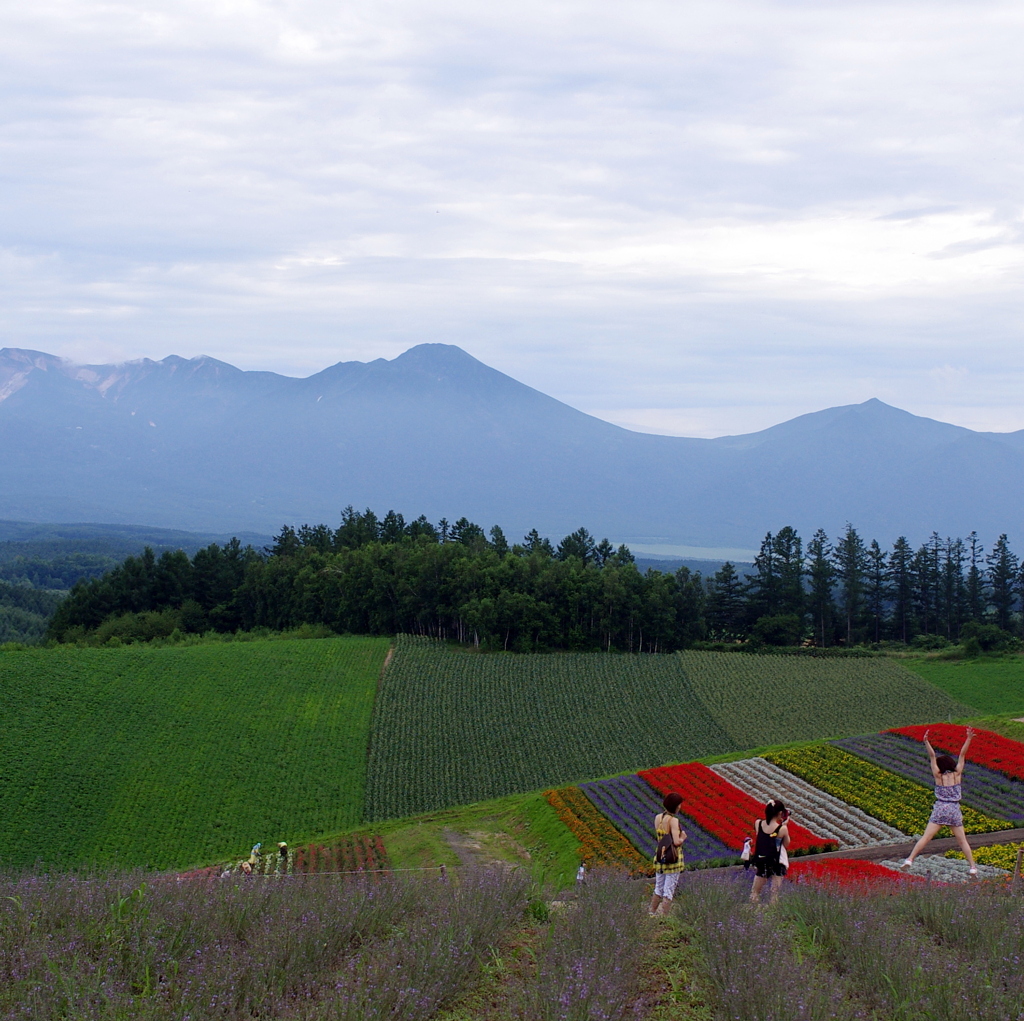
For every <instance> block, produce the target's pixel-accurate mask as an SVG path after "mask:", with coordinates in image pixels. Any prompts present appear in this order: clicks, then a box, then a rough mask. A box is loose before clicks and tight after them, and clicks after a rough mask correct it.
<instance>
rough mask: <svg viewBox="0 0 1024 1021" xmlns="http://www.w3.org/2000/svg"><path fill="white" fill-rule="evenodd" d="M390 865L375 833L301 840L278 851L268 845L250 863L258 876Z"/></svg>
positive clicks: (378, 868)
mask: <svg viewBox="0 0 1024 1021" xmlns="http://www.w3.org/2000/svg"><path fill="white" fill-rule="evenodd" d="M390 868H391V864H390V862H389V861H388V855H387V851H386V850H385V848H384V842H383V841H382V840H381V838H380V837H379V836H371V835H369V834H357V835H354V836H350V837H342V838H341V839H340V840H337V841H335V842H334V843H331V844H304V845H303V846H301V847H296V848H289V849H288V853H287V854H285V855H282V854H280V853H279V852H278V849H277V848H276V847H271V848H269V849H268V850H267V851H266V853H264V855H263V856H262V857H261V858H260V859H259V861H258V862H257V863H256V865H255V866H254V867H253V872H255V873H256V874H257V875H262V876H280V875H312V874H313V873H323V872H331V873H338V872H364V871H366V872H379V871H383V870H387V869H390Z"/></svg>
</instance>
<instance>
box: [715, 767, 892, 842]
mask: <svg viewBox="0 0 1024 1021" xmlns="http://www.w3.org/2000/svg"><path fill="white" fill-rule="evenodd" d="M711 768H712V769H713V770H714V771H715V772H716V773H718V774H719V775H720V776H722V777H724V778H725V779H726V780H728V781H729V782H730V783H731V784H734V785H735V786H737V787H739V788H740V790H742V791H745V792H746V793H747V794H749V795H750V796H751V797H753V798H756V799H757V800H758V801H760V802H762V803H766V802H768V801H770V800H771V799H772V798H779V799H781V800H782V801H784V802H785V803H786V807H787V808H788V809H790V810H791V811H792V812H793V814H794V819H793V821H794V822H798V823H800V825H801V826H804V827H806V828H807V829H809V830H810V831H811V832H812V833H815V834H817V835H819V836H822V837H831V838H832V839H833V840H837V841H838V842H839V846H840V847H841V848H846V847H865V846H868V845H871V844H899V843H903V842H905V841H906V840H907V835H906V834H905V833H901V832H900V831H899V830H898V829H896V828H895V827H894V826H889V825H888V824H887V823H884V822H882V821H881V820H879V819H875V818H873V817H872V816H870V815H868V814H867V812H863V811H861V809H859V808H855V807H854V806H853V805H848V804H846V802H845V801H840V799H839V798H837V797H834V796H833V795H831V794H826V793H825V792H824V791H820V790H818V788H817V787H815V786H814V785H813V784H810V783H808V782H807V781H806V780H802V779H800V777H798V776H794V775H793V774H792V773H788V772H786V770H784V769H782V768H781V767H779V766H776V765H775V764H774V763H772V762H768V760H767V759H761V758H757V759H742V760H741V761H739V762H723V763H721V764H719V765H717V766H712V767H711Z"/></svg>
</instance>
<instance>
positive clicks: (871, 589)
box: [865, 539, 889, 642]
mask: <svg viewBox="0 0 1024 1021" xmlns="http://www.w3.org/2000/svg"><path fill="white" fill-rule="evenodd" d="M887 559H888V558H887V556H886V553H885V550H883V549H882V547H881V546H879V545H878V540H877V539H872V540H871V543H870V545H869V546H868V549H867V555H866V570H865V595H866V598H867V608H868V613H869V614H870V615H871V631H872V636H873V641H875V642H880V641H881V640H882V632H883V629H884V626H885V609H886V606H887V605H888V601H889V572H888V564H887V563H886V561H887Z"/></svg>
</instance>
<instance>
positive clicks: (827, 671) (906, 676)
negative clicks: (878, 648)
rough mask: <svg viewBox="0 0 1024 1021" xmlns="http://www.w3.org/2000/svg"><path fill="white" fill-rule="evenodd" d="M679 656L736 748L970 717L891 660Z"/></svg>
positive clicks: (968, 709) (967, 708)
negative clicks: (911, 723) (910, 723)
mask: <svg viewBox="0 0 1024 1021" xmlns="http://www.w3.org/2000/svg"><path fill="white" fill-rule="evenodd" d="M676 655H677V656H678V658H679V660H680V662H681V665H682V667H683V669H684V670H685V671H686V674H687V676H688V677H689V679H690V683H691V685H692V686H693V690H694V691H695V692H696V694H697V696H698V697H699V698H700V700H701V702H702V703H703V705H704V707H705V709H706V710H707V712H709V713H710V714H711V716H712V718H713V719H714V720H715V721H716V722H717V723H718V725H719V726H720V727H721V728H722V729H723V730H724V731H725V732H726V733H727V734H728V735H729V738H730V740H731V741H732V742H733V746H734V747H735V748H752V747H756V746H759V745H769V744H781V743H783V742H786V741H809V740H814V739H815V738H823V737H845V736H847V735H851V734H866V733H870V732H873V731H879V730H887V729H888V728H889V727H901V726H905V725H906V724H907V723H909V722H911V721H913V722H914V723H922V722H927V721H930V720H946V719H951V718H952V719H960V718H962V717H965V716H970V715H972V714H974V710H973V709H972V708H971V707H970V706H968V705H964V704H963V703H962V702H960V701H957V699H956V698H952V697H950V695H949V694H948V693H947V692H946V691H941V690H939V689H937V688H935V687H933V686H932V685H931V684H929V683H927V682H926V681H924V682H923V681H922V679H921V678H920V677H918V676H917V675H915V674H913V673H911V672H910V671H908V670H906V669H905V668H904V667H903V666H901V665H900V664H899V663H898V662H897V661H895V660H892V659H883V658H871V659H868V658H865V659H852V658H851V659H845V658H844V659H814V658H810V657H808V658H804V657H796V656H771V655H768V656H752V655H741V654H738V653H718V652H680V653H677V654H676ZM972 705H975V706H977V703H972ZM978 708H980V706H978Z"/></svg>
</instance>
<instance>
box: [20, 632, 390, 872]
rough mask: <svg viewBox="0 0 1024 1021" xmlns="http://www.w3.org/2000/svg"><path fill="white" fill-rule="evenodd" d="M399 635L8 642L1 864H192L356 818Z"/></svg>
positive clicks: (328, 829) (351, 823)
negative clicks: (161, 642)
mask: <svg viewBox="0 0 1024 1021" xmlns="http://www.w3.org/2000/svg"><path fill="white" fill-rule="evenodd" d="M389 644H390V643H389V641H388V640H387V639H386V638H332V639H322V640H312V639H310V640H296V641H253V642H237V643H225V644H211V645H197V646H191V647H171V648H148V647H145V646H129V647H127V648H121V649H79V648H60V649H38V650H28V651H24V652H5V653H3V654H0V690H2V692H3V706H4V712H3V717H2V718H0V819H2V820H3V829H4V839H3V843H2V845H0V866H14V867H23V866H28V865H32V864H33V863H35V862H41V863H44V864H52V865H58V866H69V865H77V864H80V863H95V864H111V865H150V866H153V867H159V868H164V867H182V866H186V865H192V864H196V863H201V862H208V861H216V860H218V859H221V858H224V857H227V856H230V855H233V854H241V853H244V852H247V851H248V848H249V846H250V845H251V844H252V843H254V842H255V841H257V840H263V841H269V840H278V839H285V840H294V839H296V838H298V837H302V836H314V835H317V834H319V833H326V832H331V831H337V830H340V829H344V828H347V827H352V826H356V825H358V823H359V821H360V819H361V816H362V806H363V796H364V787H365V774H366V745H367V737H368V730H369V724H370V716H371V713H372V709H373V699H374V692H375V688H376V684H377V679H378V677H379V674H380V669H381V666H382V664H383V662H384V657H385V655H386V653H387V650H388V647H389Z"/></svg>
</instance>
